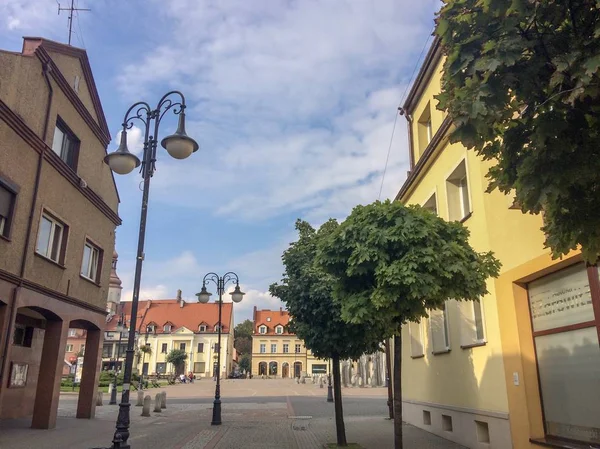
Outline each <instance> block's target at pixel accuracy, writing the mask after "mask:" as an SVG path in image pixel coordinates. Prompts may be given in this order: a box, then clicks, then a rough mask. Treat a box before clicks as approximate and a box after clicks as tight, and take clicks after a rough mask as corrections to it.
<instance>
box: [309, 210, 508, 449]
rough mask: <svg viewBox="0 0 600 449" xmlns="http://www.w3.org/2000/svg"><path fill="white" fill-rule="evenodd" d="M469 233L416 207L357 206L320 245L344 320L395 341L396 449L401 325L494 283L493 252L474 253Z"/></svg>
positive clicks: (473, 295)
mask: <svg viewBox="0 0 600 449" xmlns="http://www.w3.org/2000/svg"><path fill="white" fill-rule="evenodd" d="M468 237H469V231H468V230H467V229H466V228H465V227H464V226H463V225H462V224H461V223H459V222H446V221H444V220H443V219H441V218H439V217H437V216H436V215H434V214H433V213H431V212H429V211H427V210H426V209H424V208H422V207H420V206H404V205H402V204H401V203H399V202H390V201H385V202H379V201H376V202H375V203H373V204H370V205H367V206H356V207H355V208H354V209H353V211H352V213H351V214H350V215H349V216H348V218H346V220H345V221H344V222H343V223H342V224H340V226H339V227H337V228H336V229H335V230H334V231H333V232H332V233H331V234H330V235H328V236H327V238H325V239H323V241H322V242H320V245H319V247H320V249H319V254H318V257H317V263H318V264H319V265H320V266H321V267H322V268H323V269H324V270H325V271H327V272H328V273H329V274H331V276H332V278H331V281H332V283H333V299H334V301H333V302H334V303H335V304H337V305H338V307H340V309H341V317H342V319H343V320H344V321H346V322H348V323H353V324H359V325H362V326H367V327H368V328H370V329H373V330H374V331H376V332H380V334H379V335H378V337H379V339H380V340H383V339H388V338H393V340H394V357H393V358H394V362H393V368H394V376H393V386H394V441H395V446H394V447H395V449H401V448H402V384H401V366H402V365H401V364H402V360H401V354H402V349H401V345H402V341H401V329H402V325H404V324H406V323H407V322H409V321H416V322H418V321H420V320H421V319H422V318H423V317H427V316H428V312H429V311H430V310H432V309H439V308H442V307H443V306H444V303H445V302H446V301H447V300H449V299H455V300H478V299H479V298H481V297H482V296H483V295H485V294H486V293H487V288H486V281H487V279H488V278H489V277H490V276H497V275H498V272H499V268H500V264H499V262H498V261H497V260H496V259H495V258H494V256H493V255H492V253H489V252H488V253H478V252H476V251H474V250H473V249H472V248H471V246H470V245H469V242H468Z"/></svg>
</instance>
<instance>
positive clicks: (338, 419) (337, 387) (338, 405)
mask: <svg viewBox="0 0 600 449" xmlns="http://www.w3.org/2000/svg"><path fill="white" fill-rule="evenodd" d="M332 359H333V401H334V407H335V430H336V433H337V444H338V446H347V445H348V443H347V442H346V427H345V426H344V410H343V408H342V382H341V376H340V357H339V356H338V355H337V354H334V355H333V357H332Z"/></svg>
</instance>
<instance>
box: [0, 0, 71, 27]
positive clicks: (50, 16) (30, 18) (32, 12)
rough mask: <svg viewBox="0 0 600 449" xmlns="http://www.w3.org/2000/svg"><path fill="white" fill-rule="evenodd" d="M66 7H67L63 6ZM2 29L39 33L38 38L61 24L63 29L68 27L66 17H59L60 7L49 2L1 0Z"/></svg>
mask: <svg viewBox="0 0 600 449" xmlns="http://www.w3.org/2000/svg"><path fill="white" fill-rule="evenodd" d="M62 6H65V5H62ZM0 10H1V11H2V12H3V14H2V15H1V18H0V29H1V28H6V29H8V30H10V31H27V32H32V31H37V33H36V34H35V35H36V36H39V35H41V33H43V32H46V31H49V30H50V29H52V28H56V27H57V25H59V24H60V23H61V24H62V25H63V27H61V29H64V27H66V23H67V19H66V15H64V13H63V15H61V16H58V15H57V14H56V13H57V10H58V5H57V4H56V2H55V1H48V0H1V1H0ZM65 36H66V34H65Z"/></svg>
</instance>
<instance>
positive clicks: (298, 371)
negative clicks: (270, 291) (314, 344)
mask: <svg viewBox="0 0 600 449" xmlns="http://www.w3.org/2000/svg"><path fill="white" fill-rule="evenodd" d="M253 321H254V331H253V335H252V374H253V375H254V376H257V375H258V376H268V377H271V378H277V377H279V378H284V379H285V378H289V377H301V376H302V377H304V376H312V375H322V374H328V373H329V364H328V363H327V361H326V360H320V359H317V358H316V357H314V356H313V355H312V354H311V352H310V351H309V350H307V349H306V347H305V346H304V342H303V341H302V340H300V339H299V338H298V337H296V335H295V334H292V333H290V332H288V324H289V322H290V315H289V313H288V312H287V311H286V310H282V309H279V310H274V311H273V310H257V309H256V307H254V315H253Z"/></svg>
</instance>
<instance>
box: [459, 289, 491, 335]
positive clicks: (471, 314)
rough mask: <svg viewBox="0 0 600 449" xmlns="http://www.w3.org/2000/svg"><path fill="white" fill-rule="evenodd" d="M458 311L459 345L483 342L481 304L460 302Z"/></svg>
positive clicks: (480, 301)
mask: <svg viewBox="0 0 600 449" xmlns="http://www.w3.org/2000/svg"><path fill="white" fill-rule="evenodd" d="M458 309H459V311H460V344H461V346H468V345H472V344H474V343H481V342H483V341H485V333H484V325H483V323H484V320H483V303H482V300H479V302H477V301H461V302H459V303H458Z"/></svg>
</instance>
